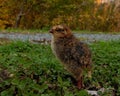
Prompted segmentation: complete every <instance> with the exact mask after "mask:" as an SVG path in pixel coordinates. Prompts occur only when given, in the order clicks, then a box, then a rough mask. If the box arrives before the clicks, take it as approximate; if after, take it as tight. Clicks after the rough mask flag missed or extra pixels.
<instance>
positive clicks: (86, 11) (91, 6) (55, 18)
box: [0, 0, 120, 31]
mask: <svg viewBox="0 0 120 96" xmlns="http://www.w3.org/2000/svg"><path fill="white" fill-rule="evenodd" d="M94 1H95V0H74V1H71V0H19V1H18V0H0V2H1V3H0V29H6V28H9V27H10V28H11V27H13V28H22V29H32V28H34V29H35V28H37V29H43V28H48V27H50V26H52V25H56V24H61V23H65V24H67V25H69V26H70V27H71V28H72V29H79V30H92V31H120V24H119V22H120V9H119V6H120V4H119V5H118V3H117V7H116V3H115V2H111V3H102V4H99V5H98V4H96V3H95V2H94ZM116 1H117V0H116Z"/></svg>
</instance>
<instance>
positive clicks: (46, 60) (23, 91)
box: [0, 41, 120, 96]
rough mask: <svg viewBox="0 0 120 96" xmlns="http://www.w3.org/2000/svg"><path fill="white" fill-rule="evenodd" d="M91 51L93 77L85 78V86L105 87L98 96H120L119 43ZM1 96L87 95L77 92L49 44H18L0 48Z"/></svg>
mask: <svg viewBox="0 0 120 96" xmlns="http://www.w3.org/2000/svg"><path fill="white" fill-rule="evenodd" d="M90 48H91V50H92V53H93V74H92V78H91V79H89V78H86V77H85V80H84V83H85V86H86V87H87V88H88V87H89V88H93V89H99V88H102V87H104V88H105V89H106V91H105V93H103V94H102V93H100V94H101V95H100V96H110V94H116V96H120V41H111V42H97V43H94V44H91V45H90ZM3 74H4V75H3ZM112 90H114V92H112ZM0 96H89V95H88V94H87V92H86V91H85V90H81V91H79V90H77V88H76V87H75V85H74V84H73V83H72V79H71V76H70V74H69V73H68V72H67V71H66V70H65V69H64V68H63V66H62V65H61V64H60V62H59V61H58V60H57V59H56V58H55V56H54V55H53V54H52V51H51V48H50V45H39V44H31V43H29V42H20V41H17V42H12V43H10V44H6V43H5V44H2V45H0Z"/></svg>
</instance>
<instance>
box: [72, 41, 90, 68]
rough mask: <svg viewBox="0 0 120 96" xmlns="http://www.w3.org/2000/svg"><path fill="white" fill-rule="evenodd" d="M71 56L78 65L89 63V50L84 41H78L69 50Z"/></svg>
mask: <svg viewBox="0 0 120 96" xmlns="http://www.w3.org/2000/svg"><path fill="white" fill-rule="evenodd" d="M71 52H72V54H73V56H72V58H73V59H74V60H75V61H76V62H77V64H78V66H87V65H89V63H90V59H91V52H90V50H89V48H88V46H87V45H86V44H85V43H82V42H78V44H76V45H75V46H74V47H73V49H72V50H71Z"/></svg>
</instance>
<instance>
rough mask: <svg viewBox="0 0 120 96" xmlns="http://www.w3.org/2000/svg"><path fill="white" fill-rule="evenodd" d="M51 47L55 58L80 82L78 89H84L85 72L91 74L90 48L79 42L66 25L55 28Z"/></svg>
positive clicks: (52, 30) (51, 31) (52, 29)
mask: <svg viewBox="0 0 120 96" xmlns="http://www.w3.org/2000/svg"><path fill="white" fill-rule="evenodd" d="M50 33H52V42H51V47H52V50H53V53H54V54H55V56H56V57H57V58H58V59H59V60H60V61H61V63H62V64H63V65H64V66H65V68H66V69H67V70H68V71H69V72H70V73H71V74H72V76H73V77H74V78H75V79H76V80H77V82H78V85H77V86H78V88H79V89H81V88H82V87H83V81H82V79H83V71H84V70H87V71H88V73H89V75H90V73H91V52H90V50H89V48H88V46H87V45H86V44H85V43H83V42H81V41H80V40H78V39H77V38H76V37H75V36H74V35H73V34H72V32H71V30H70V29H69V28H68V27H67V26H65V25H56V26H53V27H52V28H51V30H50Z"/></svg>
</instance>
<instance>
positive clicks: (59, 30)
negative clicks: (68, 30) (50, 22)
mask: <svg viewBox="0 0 120 96" xmlns="http://www.w3.org/2000/svg"><path fill="white" fill-rule="evenodd" d="M56 31H57V32H63V31H64V29H56Z"/></svg>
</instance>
